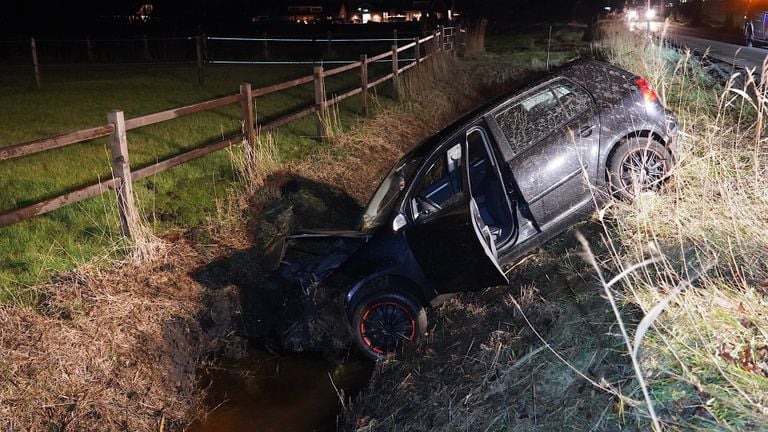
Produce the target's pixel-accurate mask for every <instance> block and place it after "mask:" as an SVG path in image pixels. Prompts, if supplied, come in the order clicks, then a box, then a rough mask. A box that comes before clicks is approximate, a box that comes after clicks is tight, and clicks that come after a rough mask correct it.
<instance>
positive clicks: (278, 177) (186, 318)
mask: <svg viewBox="0 0 768 432" xmlns="http://www.w3.org/2000/svg"><path fill="white" fill-rule="evenodd" d="M429 68H432V69H429ZM420 69H421V70H422V72H421V74H422V75H421V78H420V79H418V80H417V79H414V80H409V81H408V82H407V83H405V84H404V86H405V88H406V93H407V94H406V95H405V96H406V101H407V102H406V105H405V107H404V108H402V107H401V108H392V109H382V111H381V113H380V114H379V115H377V116H376V117H374V118H372V119H368V120H366V121H364V122H362V123H360V125H359V127H357V128H356V129H355V131H353V132H351V133H348V134H344V135H342V136H341V137H340V138H338V139H337V140H335V141H334V142H333V143H332V144H331V145H329V146H325V147H323V148H324V150H322V151H321V152H320V153H319V154H317V155H316V156H315V157H314V158H312V159H311V160H308V161H304V162H301V163H299V164H296V165H294V166H291V167H284V169H283V170H281V171H280V172H278V173H275V174H274V175H273V176H272V177H270V178H269V179H267V182H266V183H267V184H266V185H265V187H264V188H262V190H261V191H260V192H258V193H257V194H256V196H253V197H251V198H250V199H249V200H241V201H242V202H244V203H245V205H242V206H238V205H233V206H232V208H231V209H230V211H229V212H228V214H227V215H226V217H219V218H217V221H216V222H215V223H212V226H211V227H208V228H200V229H193V230H190V231H189V232H186V233H172V234H169V235H166V236H165V237H164V238H163V239H162V242H161V243H162V245H161V249H162V253H160V254H159V256H158V257H157V258H156V259H154V260H153V261H151V262H149V263H147V262H144V263H134V262H123V263H104V262H95V263H93V264H92V265H87V266H84V267H83V268H81V269H79V270H77V271H74V272H70V273H67V274H63V275H59V276H58V277H56V278H55V280H54V281H52V282H51V283H49V284H47V285H45V286H42V287H40V288H39V289H40V292H41V294H42V297H43V298H44V301H42V302H41V303H40V304H39V305H37V306H36V307H31V308H28V309H22V308H18V307H12V306H4V307H2V308H0V352H2V353H3V355H2V356H0V370H2V376H3V378H4V379H3V380H2V381H0V428H2V429H3V430H8V431H17V430H93V429H94V428H97V429H98V430H104V431H112V430H115V431H116V430H131V431H156V430H161V431H168V430H181V429H183V428H184V427H185V426H186V425H188V424H189V422H190V420H191V419H192V418H193V417H194V416H195V415H198V414H199V413H201V412H202V411H203V410H202V409H201V404H200V402H201V400H202V396H203V395H202V394H201V392H200V391H198V389H197V387H196V379H195V376H196V375H195V371H196V369H197V368H198V367H199V366H201V365H202V364H203V363H204V361H205V360H206V359H210V358H216V357H217V356H226V357H235V358H236V357H238V356H241V355H243V353H244V352H245V348H246V344H247V342H246V341H247V340H255V341H259V342H261V343H266V344H270V343H279V342H280V341H279V340H277V339H278V338H276V337H275V335H276V333H277V332H276V326H275V319H276V317H277V315H276V309H275V308H273V305H274V304H276V303H278V304H279V303H280V302H282V301H283V300H284V298H283V297H282V295H281V294H280V293H276V292H275V291H274V290H273V289H272V287H273V285H271V282H270V280H269V278H268V276H267V275H265V274H264V273H263V272H262V271H261V270H260V269H259V267H258V264H257V263H258V261H259V258H260V255H261V250H262V249H263V245H264V244H265V243H266V242H268V241H269V240H270V239H271V238H273V237H274V235H276V234H278V233H281V232H285V231H287V230H289V229H292V228H298V227H312V228H322V227H338V226H339V225H349V224H351V223H352V222H353V221H354V218H355V217H356V216H357V212H358V210H359V208H360V205H361V204H362V203H363V202H364V201H365V200H367V198H368V195H369V194H370V193H371V191H372V190H373V189H374V188H375V187H376V186H377V184H378V181H379V179H380V178H381V176H382V175H383V173H384V172H385V171H386V170H388V169H389V168H390V166H391V164H392V163H393V162H394V161H395V160H396V159H398V158H399V157H400V156H401V155H402V153H403V152H404V151H405V150H406V149H407V148H409V147H411V146H412V145H415V144H416V143H418V141H420V140H421V139H422V138H424V137H427V136H429V135H431V134H432V133H434V132H435V131H436V130H437V129H438V128H440V127H442V126H444V125H446V124H447V123H448V122H449V121H450V120H452V119H454V118H456V117H457V116H458V115H460V114H461V113H463V112H465V111H467V110H468V109H470V108H471V107H473V106H474V105H476V104H477V103H479V102H481V101H483V100H485V99H486V98H487V97H488V96H490V95H492V94H496V93H498V92H499V91H501V90H502V88H503V87H504V86H506V85H507V83H509V82H511V81H515V78H517V77H519V76H520V74H519V73H511V72H510V71H509V70H506V69H503V68H496V69H493V68H487V69H483V68H481V67H477V65H475V66H470V65H467V64H463V63H460V62H456V61H453V60H449V59H446V60H445V61H444V62H440V63H437V64H434V65H432V66H430V65H427V64H425V65H423V67H421V68H420ZM425 83H426V84H425ZM409 89H410V90H409ZM329 185H331V186H329ZM329 325H330V324H329ZM309 349H311V347H309ZM95 425H98V426H97V427H96V426H95Z"/></svg>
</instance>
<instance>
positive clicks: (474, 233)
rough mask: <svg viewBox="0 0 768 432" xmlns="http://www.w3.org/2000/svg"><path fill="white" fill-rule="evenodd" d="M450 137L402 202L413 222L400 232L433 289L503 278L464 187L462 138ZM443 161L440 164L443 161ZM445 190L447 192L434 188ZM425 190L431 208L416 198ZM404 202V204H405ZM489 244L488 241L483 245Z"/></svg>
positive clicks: (448, 289)
mask: <svg viewBox="0 0 768 432" xmlns="http://www.w3.org/2000/svg"><path fill="white" fill-rule="evenodd" d="M460 140H461V141H459V144H456V142H457V140H456V139H455V138H454V139H453V141H451V142H452V143H454V144H453V145H451V146H450V148H449V149H447V150H446V149H445V148H444V147H443V148H442V149H438V151H437V152H436V154H435V155H433V157H431V158H429V160H428V161H427V162H426V163H425V165H424V168H423V170H422V172H421V173H420V177H419V178H418V179H417V180H416V181H415V182H414V183H415V186H414V189H413V190H411V191H409V195H408V198H407V199H406V205H407V206H408V207H410V211H411V213H412V216H413V221H412V223H411V224H409V225H408V227H407V228H406V229H405V232H404V235H405V237H406V240H407V242H408V244H409V246H410V248H411V251H412V252H413V255H414V257H415V258H416V260H417V262H418V263H419V265H420V267H421V268H422V271H423V272H424V274H425V275H426V276H427V277H428V278H429V279H430V280H431V281H432V282H433V283H434V286H435V290H436V291H437V292H438V293H449V292H458V291H468V290H476V289H481V288H485V287H488V286H493V285H500V284H506V283H508V280H507V278H506V276H505V275H504V273H503V272H502V271H501V268H500V267H499V265H498V262H497V257H496V253H495V249H493V246H492V242H489V237H490V236H489V235H488V233H486V232H484V231H483V229H484V228H485V230H487V227H484V226H483V225H482V219H481V217H480V215H479V211H478V208H477V204H476V203H475V202H474V200H473V199H472V197H471V194H470V193H468V191H467V190H466V185H467V184H468V183H467V180H468V175H469V173H468V169H467V168H466V167H467V163H466V160H465V158H464V156H463V155H462V153H457V151H456V149H457V146H459V147H458V148H459V149H463V154H466V142H465V141H464V140H463V138H460ZM443 164H444V165H443ZM438 190H439V191H449V190H450V191H451V192H452V193H451V194H450V196H447V195H445V194H444V193H443V192H440V194H441V195H439V196H438V194H437V191H438ZM425 195H431V197H432V198H436V199H439V201H434V204H437V206H435V208H433V209H431V210H429V211H424V209H423V208H422V204H420V203H419V200H420V199H421V198H420V197H424V196H425ZM409 202H410V203H409ZM489 243H490V244H489Z"/></svg>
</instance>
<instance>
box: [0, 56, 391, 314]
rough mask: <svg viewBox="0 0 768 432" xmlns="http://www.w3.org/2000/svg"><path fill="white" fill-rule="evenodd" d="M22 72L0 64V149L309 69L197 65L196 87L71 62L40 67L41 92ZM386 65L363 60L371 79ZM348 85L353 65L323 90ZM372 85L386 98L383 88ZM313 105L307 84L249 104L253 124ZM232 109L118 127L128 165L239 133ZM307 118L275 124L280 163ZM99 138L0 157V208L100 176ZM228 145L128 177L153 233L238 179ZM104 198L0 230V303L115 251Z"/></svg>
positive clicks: (182, 219) (179, 73)
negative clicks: (123, 130)
mask: <svg viewBox="0 0 768 432" xmlns="http://www.w3.org/2000/svg"><path fill="white" fill-rule="evenodd" d="M27 69H28V68H5V69H0V107H2V108H0V146H7V145H12V144H17V143H20V142H25V141H29V140H34V139H38V138H44V137H48V136H52V135H56V134H61V133H65V132H70V131H74V130H77V129H83V128H88V127H94V126H99V125H102V124H105V123H106V113H107V112H108V111H110V110H112V109H120V110H122V111H124V112H125V116H126V118H132V117H137V116H141V115H145V114H149V113H153V112H158V111H162V110H166V109H170V108H174V107H178V106H183V105H187V104H192V103H196V102H202V101H205V100H209V99H212V98H215V97H220V96H225V95H229V94H234V93H237V92H238V90H239V84H240V83H242V82H250V83H251V84H252V86H253V88H258V87H261V86H265V85H269V84H274V83H278V82H283V81H286V80H288V79H292V78H297V77H300V76H305V75H309V74H311V73H312V70H311V67H309V66H218V65H217V66H207V67H206V70H205V74H206V77H205V85H204V86H200V85H198V83H197V75H196V71H195V69H194V68H193V67H192V66H186V65H153V66H92V67H86V66H75V67H66V68H65V67H58V68H44V69H43V87H42V88H41V89H33V88H32V87H31V80H30V78H31V75H30V74H29V71H28V70H27ZM386 69H387V65H385V64H384V65H373V66H371V70H370V75H371V77H372V79H375V77H377V76H381V75H383V74H384V73H386V72H385V71H386ZM358 83H359V75H358V73H357V72H356V71H351V72H347V73H344V74H340V75H337V76H334V77H331V78H329V79H328V80H327V82H326V89H327V93H328V97H329V98H330V97H332V96H333V95H334V94H338V93H339V92H341V91H342V90H345V89H348V88H351V87H353V86H355V85H357V84H358ZM379 92H383V93H384V94H388V92H389V90H388V88H387V86H386V85H384V86H381V87H379ZM313 100H314V90H313V87H312V84H311V83H310V84H307V85H303V86H300V87H296V88H293V89H289V90H287V91H283V92H280V93H277V94H273V95H268V96H265V97H260V98H258V99H257V100H256V114H257V116H258V119H259V122H260V123H263V122H266V121H268V120H269V119H272V118H276V117H278V116H280V115H281V114H284V113H287V112H290V111H291V110H294V109H296V108H298V107H301V106H305V105H306V104H308V103H311V102H312V101H313ZM239 110H240V108H239V106H238V105H231V106H227V107H223V108H220V109H216V110H213V111H207V112H204V113H199V114H194V115H190V116H187V117H183V118H180V119H175V120H171V121H168V122H163V123H159V124H156V125H151V126H147V127H144V128H140V129H137V130H132V131H129V132H128V142H129V146H128V147H129V154H130V162H131V166H132V168H133V169H137V168H140V167H143V166H147V165H150V164H152V163H155V162H156V161H159V160H163V159H166V158H168V157H171V156H174V155H176V154H180V153H183V152H185V151H187V150H189V149H193V148H196V147H199V146H200V145H202V144H205V143H206V142H210V141H212V140H215V139H217V138H219V137H222V136H227V135H230V134H233V133H235V132H238V131H239V130H240V129H241V124H240V111H239ZM358 111H359V99H358V97H354V98H350V99H348V100H347V101H344V102H343V103H342V104H341V106H340V111H339V113H340V121H341V124H342V125H345V126H348V125H350V124H351V123H352V122H354V121H355V119H356V118H357V116H358V114H357V113H358ZM315 134H316V132H315V120H314V118H313V117H307V118H304V119H302V120H299V121H296V122H292V123H290V124H288V125H286V126H284V127H282V128H280V130H279V131H277V138H278V139H277V142H279V146H280V148H279V153H280V158H281V160H283V161H285V162H290V161H291V160H297V159H300V158H302V157H305V156H306V155H308V154H311V153H312V152H314V151H316V150H317V149H318V146H322V145H323V144H322V143H320V142H318V141H317V140H316V137H314V135H315ZM110 160H111V157H110V154H109V148H108V144H107V139H106V138H102V139H97V140H92V141H89V142H84V143H79V144H76V145H72V146H68V147H65V148H61V149H56V150H51V151H47V152H43V153H40V154H36V155H31V156H27V157H24V158H20V159H15V160H10V161H4V162H0V190H2V191H3V192H2V194H0V213H6V212H9V211H12V210H14V209H17V208H20V207H23V206H26V205H30V204H33V203H35V202H39V201H41V200H44V199H46V198H50V197H53V196H56V195H60V194H62V193H65V192H67V191H70V190H73V189H77V188H78V187H81V186H84V185H87V184H91V183H94V182H96V181H97V180H98V179H106V178H111V162H110ZM236 179H237V176H236V174H235V171H234V169H233V165H232V161H231V158H230V156H229V155H228V153H227V152H225V151H223V152H217V153H215V154H211V155H208V156H206V157H204V158H201V159H199V160H196V161H192V162H190V163H187V164H184V165H182V166H179V167H176V168H174V169H172V170H169V171H167V172H163V173H160V174H158V175H155V176H153V177H151V178H148V179H145V180H143V181H140V182H137V183H136V184H135V191H136V195H137V197H138V202H139V206H140V208H141V210H142V212H143V213H144V215H145V216H146V217H147V219H148V221H149V222H150V223H151V225H152V226H153V228H154V230H155V232H156V233H162V232H163V231H165V230H167V229H170V228H174V227H189V226H194V225H198V224H201V223H203V222H205V221H206V220H207V219H208V216H209V215H210V214H211V212H213V211H214V210H215V209H216V202H217V200H221V199H223V198H224V197H225V196H227V194H228V193H229V190H230V188H231V187H232V186H233V185H234V184H235V182H236V181H237V180H236ZM114 200H115V198H114V195H113V194H111V193H107V194H104V195H103V196H101V197H97V198H93V199H89V200H86V201H84V202H81V203H78V204H76V205H73V206H69V207H66V208H63V209H60V210H57V211H54V212H52V213H50V214H47V215H43V216H38V217H36V218H33V219H31V220H28V221H24V222H21V223H19V224H16V225H13V226H10V227H5V228H0V256H2V257H3V258H2V259H0V301H8V300H11V301H14V302H21V303H25V302H28V301H32V300H34V297H35V296H34V293H33V292H31V291H29V290H28V289H26V288H27V287H29V286H32V285H34V284H37V283H39V282H41V281H43V280H45V279H46V278H47V277H49V275H50V274H51V272H55V271H60V270H65V269H69V268H72V267H74V266H76V265H77V264H78V263H81V262H83V261H87V260H89V259H91V258H92V257H94V256H99V255H109V256H114V255H119V248H116V247H115V245H119V244H120V235H119V230H118V226H119V224H118V222H117V216H116V214H115V204H114Z"/></svg>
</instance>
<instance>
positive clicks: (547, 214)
mask: <svg viewBox="0 0 768 432" xmlns="http://www.w3.org/2000/svg"><path fill="white" fill-rule="evenodd" d="M562 89H567V90H562ZM565 91H567V92H570V95H569V96H568V97H569V98H573V99H572V102H569V104H568V105H566V104H564V103H563V102H562V101H563V100H565V98H564V97H563V96H562V95H561V93H563V92H565ZM526 96H527V97H523V98H521V102H519V103H518V104H516V106H518V107H519V108H515V104H513V106H512V107H511V108H505V110H501V111H499V112H498V113H497V114H496V115H495V116H494V118H495V120H496V121H498V123H499V128H498V130H500V131H501V132H502V133H503V134H504V135H505V137H507V141H508V142H509V143H510V145H511V146H512V147H513V148H514V147H515V146H517V149H515V150H516V151H513V152H514V157H513V158H512V159H511V160H510V161H508V164H509V167H510V170H511V172H512V173H513V175H514V177H515V179H516V181H517V186H518V188H519V191H520V194H521V195H522V196H523V198H524V199H525V200H526V201H527V203H528V206H529V208H530V211H531V213H532V215H533V217H534V218H535V219H536V223H538V225H539V226H540V227H542V229H543V227H545V226H546V225H547V224H549V223H551V222H553V221H556V220H560V219H561V218H562V217H563V216H564V215H567V214H569V213H573V212H575V211H576V210H577V209H579V208H581V207H583V205H584V204H585V203H586V202H587V201H588V200H589V199H590V190H589V181H587V180H590V179H591V178H593V177H594V175H595V174H596V170H597V156H598V151H599V136H600V134H599V127H600V126H599V118H598V116H597V112H596V108H595V106H594V103H592V100H591V98H590V97H589V95H588V94H586V92H585V91H584V90H583V89H581V88H580V87H578V86H577V85H576V84H573V83H571V82H570V81H567V80H558V81H555V82H552V83H548V84H547V85H546V86H543V87H542V88H540V89H538V90H537V91H534V92H531V93H529V94H528V95H526ZM553 99H554V101H557V100H559V101H561V102H560V103H554V101H553ZM542 101H544V102H542ZM526 104H528V105H529V106H526ZM537 104H539V105H544V106H543V109H542V108H541V107H540V106H537ZM514 109H517V110H518V111H519V112H520V113H514V114H512V115H510V114H509V113H510V112H511V111H512V110H514ZM547 116H549V117H548V118H547ZM526 117H528V118H531V117H533V118H536V119H537V120H536V122H535V124H533V125H532V126H531V121H530V120H526V119H525V118H526ZM531 127H533V128H534V132H533V133H531V132H530V130H528V131H525V132H520V129H530V128H531ZM536 128H538V130H536ZM547 128H548V129H547ZM521 137H522V138H523V142H522V143H521ZM525 140H528V141H527V142H526V141H525ZM515 143H516V144H515Z"/></svg>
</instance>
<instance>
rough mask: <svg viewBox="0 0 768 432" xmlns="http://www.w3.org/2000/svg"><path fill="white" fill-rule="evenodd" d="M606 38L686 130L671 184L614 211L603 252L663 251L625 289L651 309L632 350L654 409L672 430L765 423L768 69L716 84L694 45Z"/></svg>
mask: <svg viewBox="0 0 768 432" xmlns="http://www.w3.org/2000/svg"><path fill="white" fill-rule="evenodd" d="M605 43H606V47H605V48H606V51H607V53H608V56H609V58H610V59H611V60H612V61H613V62H615V63H618V64H620V65H622V66H623V67H625V68H628V69H630V70H633V71H634V72H636V73H638V74H641V75H646V76H648V77H650V78H651V79H652V80H653V81H654V82H655V83H656V86H657V88H658V89H660V90H661V92H660V93H661V94H662V95H663V97H664V99H665V101H666V104H667V105H668V107H669V108H671V109H672V110H673V111H675V112H677V114H678V116H679V118H680V122H681V125H682V130H683V131H684V134H683V139H682V142H681V146H680V149H679V150H678V153H677V158H678V161H677V164H676V167H675V170H674V171H675V172H674V176H673V177H672V179H671V181H670V182H669V183H668V184H667V186H666V188H665V190H664V191H663V193H661V194H648V195H643V196H641V197H639V199H637V200H636V201H635V202H633V203H618V202H617V203H614V204H613V205H612V206H611V207H609V208H608V209H606V211H605V213H604V214H605V219H604V226H605V233H606V236H605V250H604V252H603V253H602V254H601V255H599V258H600V259H601V261H602V264H603V265H604V266H605V267H606V268H607V269H609V271H613V272H616V273H618V272H620V271H622V270H623V269H625V268H626V267H627V266H628V264H627V263H632V262H639V261H642V260H643V259H646V258H648V257H649V256H657V257H659V258H658V259H657V262H656V263H655V264H653V265H649V266H646V267H644V268H642V269H641V270H640V271H637V272H635V273H633V274H632V275H631V276H630V277H628V278H626V279H625V280H624V284H623V286H622V289H621V290H619V292H618V294H619V295H620V296H621V298H622V300H623V301H624V302H626V303H632V304H635V305H637V306H639V307H640V308H641V309H642V310H643V312H644V313H645V314H648V315H649V316H650V317H651V318H655V321H653V324H652V326H651V327H650V329H649V330H648V333H646V334H645V337H644V338H642V340H640V339H641V338H637V340H636V341H635V345H639V347H637V346H636V347H635V349H639V352H640V358H641V361H642V365H643V370H644V373H645V374H646V375H647V378H648V381H649V389H650V391H651V394H652V396H653V399H654V400H655V405H656V408H657V410H658V411H659V412H660V417H661V419H662V421H663V422H664V423H665V425H666V426H667V427H669V428H671V429H681V430H745V429H746V430H763V429H765V428H768V331H766V328H765V323H766V322H768V321H767V320H768V300H766V294H768V217H766V215H768V145H766V139H765V138H764V136H765V121H764V119H765V117H766V115H768V110H766V108H768V106H767V105H766V99H765V96H764V95H765V94H766V91H767V90H768V68H766V67H764V68H763V71H761V76H762V77H763V80H762V81H759V80H758V79H757V78H756V75H754V74H752V73H745V72H744V71H741V76H740V77H734V78H732V79H731V81H729V82H728V83H725V85H724V86H720V85H716V84H715V83H714V82H713V81H712V80H711V79H709V78H708V77H706V76H705V75H704V73H703V71H702V69H701V68H700V66H699V65H698V62H697V60H695V59H692V58H691V56H690V54H689V53H686V54H682V55H680V54H676V53H675V52H674V51H671V50H665V49H663V48H661V47H659V46H658V45H655V44H653V43H652V42H651V41H647V40H643V39H641V38H640V37H638V36H636V35H630V34H626V33H622V32H620V31H617V30H613V31H612V32H611V35H610V37H608V38H606V39H605ZM629 47H634V48H633V49H629ZM654 307H656V309H654ZM648 321H649V322H650V319H649V320H648Z"/></svg>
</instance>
